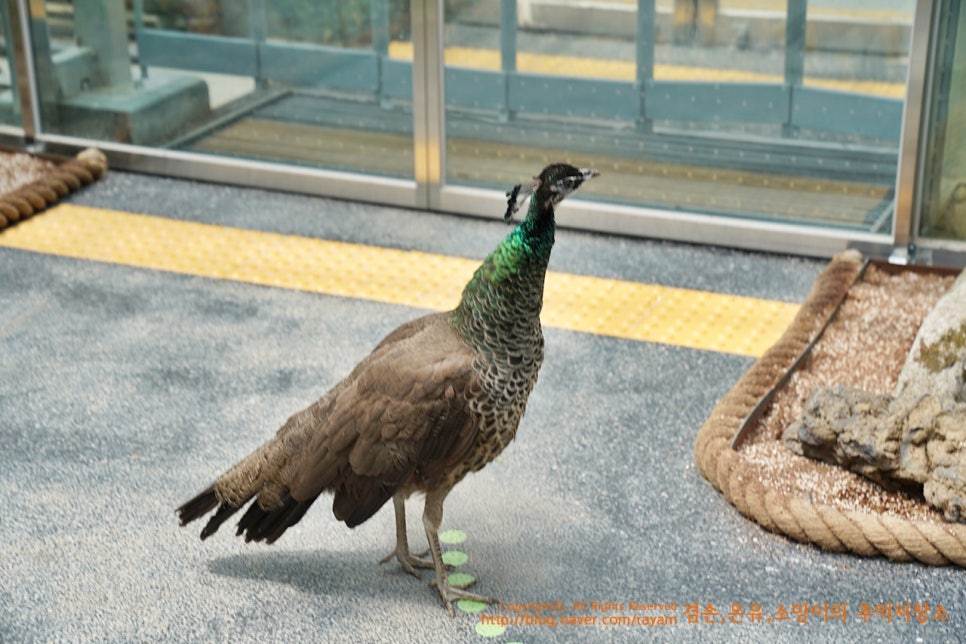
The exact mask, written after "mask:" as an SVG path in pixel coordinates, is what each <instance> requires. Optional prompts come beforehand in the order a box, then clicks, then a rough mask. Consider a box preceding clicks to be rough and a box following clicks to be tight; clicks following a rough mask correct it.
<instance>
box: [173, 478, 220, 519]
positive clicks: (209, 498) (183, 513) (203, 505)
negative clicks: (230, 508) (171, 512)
mask: <svg viewBox="0 0 966 644" xmlns="http://www.w3.org/2000/svg"><path fill="white" fill-rule="evenodd" d="M216 505H218V496H217V495H216V494H215V486H214V485H213V484H212V485H210V486H209V487H208V488H207V489H205V490H204V491H203V492H201V493H200V494H198V495H197V496H196V497H194V498H193V499H191V500H190V501H188V502H187V503H185V504H184V505H182V506H181V507H180V508H178V509H177V510H175V512H177V513H178V519H180V520H181V525H188V524H189V523H191V522H192V521H194V520H195V519H198V518H200V517H203V516H204V515H206V514H208V513H209V512H211V511H212V510H213V509H214V508H215V506H216Z"/></svg>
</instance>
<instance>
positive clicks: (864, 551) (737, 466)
mask: <svg viewBox="0 0 966 644" xmlns="http://www.w3.org/2000/svg"><path fill="white" fill-rule="evenodd" d="M861 268H862V257H861V255H860V254H859V253H858V252H855V251H846V252H844V253H840V254H839V255H837V256H836V257H835V258H833V260H832V261H831V263H830V264H829V265H828V267H826V269H825V270H824V271H823V272H822V273H821V275H819V276H818V278H817V279H816V281H815V284H814V286H813V287H812V292H811V293H810V294H809V296H808V299H807V300H806V302H805V303H804V304H803V305H802V307H801V309H800V310H799V312H798V315H797V316H796V317H795V319H794V320H793V321H792V324H791V325H790V326H789V327H788V329H787V330H786V331H785V333H784V334H783V335H782V337H781V338H780V339H779V340H778V342H777V343H776V344H775V345H774V346H772V347H771V348H770V349H769V350H768V351H767V352H766V353H765V354H764V355H763V356H762V357H761V358H759V359H758V360H757V361H756V362H755V364H753V365H752V366H751V368H750V369H749V370H748V371H747V372H746V373H745V374H744V375H743V376H742V377H741V378H740V379H739V380H738V382H737V384H736V385H735V386H734V388H732V390H731V391H730V392H728V394H727V395H725V397H724V398H722V399H721V401H720V402H719V403H718V404H717V406H715V408H714V410H713V411H712V412H711V415H710V416H709V417H708V419H707V421H705V423H704V425H703V426H702V427H701V429H700V430H699V431H698V436H697V440H696V442H695V447H694V457H695V460H696V461H697V464H698V468H699V469H700V470H701V473H702V474H703V475H704V477H705V478H706V479H708V481H709V482H710V483H711V485H713V486H714V487H715V488H716V489H717V490H719V491H720V492H721V493H722V494H723V495H724V497H725V498H726V499H727V500H728V501H729V502H730V503H732V504H733V505H734V506H735V507H736V508H738V511H740V512H741V513H742V514H743V515H745V516H746V517H748V518H749V519H751V520H753V521H755V522H757V523H759V524H760V525H761V526H762V527H764V528H765V529H767V530H770V531H771V532H775V533H778V534H782V535H785V536H787V537H790V538H792V539H794V540H796V541H800V542H803V543H813V544H815V545H817V546H819V547H821V548H823V549H825V550H828V551H832V552H851V553H855V554H858V555H862V556H865V557H877V556H884V557H887V558H888V559H890V560H892V561H901V562H910V561H918V562H921V563H924V564H928V565H931V566H946V565H950V564H955V565H957V566H962V567H966V525H962V524H957V523H933V522H928V521H910V520H906V519H902V518H898V517H895V516H890V515H884V514H875V513H873V512H871V511H869V512H865V511H861V510H853V509H845V508H839V507H836V506H833V505H827V504H819V503H813V502H812V501H810V500H809V499H808V498H806V497H803V496H797V495H792V494H788V493H786V492H783V491H779V490H775V489H771V488H768V487H765V486H764V485H763V484H762V483H761V480H762V478H761V476H760V475H761V473H762V472H763V469H762V466H760V465H757V464H754V463H752V462H750V461H749V460H748V459H747V458H745V457H743V456H742V454H741V452H740V451H736V450H735V449H732V446H731V445H732V441H733V440H734V438H735V436H736V434H737V433H738V431H739V429H740V428H741V426H742V423H743V422H744V421H745V419H746V418H747V417H748V415H749V414H750V413H751V412H752V410H753V409H754V408H755V406H756V405H757V404H758V401H759V400H760V399H761V398H762V397H764V396H766V395H768V393H769V392H770V391H771V390H772V388H774V387H776V386H777V385H779V383H780V381H781V379H782V377H783V376H784V375H785V373H786V371H788V369H789V368H790V367H791V366H792V365H793V364H794V362H795V361H796V360H797V359H798V357H799V355H800V354H801V353H802V352H803V351H804V350H805V349H806V347H807V346H808V345H809V343H810V342H811V341H812V340H813V338H814V337H815V335H816V334H817V333H820V332H821V329H822V328H823V327H824V325H825V323H826V321H827V320H828V319H829V318H830V317H831V316H832V315H834V313H835V311H836V310H837V306H838V302H839V301H840V300H841V297H842V295H844V292H845V291H847V290H848V288H849V286H850V285H851V284H852V282H853V281H854V280H855V278H856V276H858V274H859V271H860V270H861Z"/></svg>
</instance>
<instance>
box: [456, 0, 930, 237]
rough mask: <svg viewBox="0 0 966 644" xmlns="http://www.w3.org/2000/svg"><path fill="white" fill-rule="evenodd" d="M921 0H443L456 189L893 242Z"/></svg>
mask: <svg viewBox="0 0 966 644" xmlns="http://www.w3.org/2000/svg"><path fill="white" fill-rule="evenodd" d="M789 6H791V9H790V13H789V10H788V7H789ZM914 6H915V3H914V0H880V1H878V2H858V1H857V0H856V1H851V0H847V1H843V0H835V1H833V0H825V1H824V2H820V1H816V2H810V3H807V7H808V9H807V11H806V3H805V2H804V1H802V2H786V1H785V0H656V1H655V0H639V1H636V2H635V1H634V0H624V1H621V0H615V1H613V2H595V3H584V2H576V1H573V2H568V1H561V2H559V3H556V4H554V5H552V6H551V5H548V4H544V3H530V2H526V1H524V0H520V1H519V2H516V1H514V0H489V1H488V2H484V3H458V2H451V3H448V4H447V14H446V23H445V28H446V105H447V125H446V131H447V144H446V152H447V167H446V180H447V181H448V182H449V183H454V184H468V185H485V186H491V187H495V188H501V187H502V188H506V187H507V186H510V185H513V184H515V183H518V182H519V181H521V179H523V178H526V177H528V176H530V175H531V174H534V173H535V172H537V171H539V170H540V168H541V167H542V166H543V164H545V163H547V162H550V161H551V160H568V161H570V162H573V163H576V164H579V165H594V166H596V167H597V168H598V169H599V170H600V171H601V172H602V174H603V177H602V179H601V180H600V181H598V182H593V183H592V184H589V185H588V186H587V188H586V189H585V190H586V191H583V190H582V191H581V193H580V195H581V196H583V197H593V198H595V199H602V200H607V201H612V202H615V203H622V204H630V205H636V206H650V207H657V208H662V209H672V210H675V209H681V210H687V211H693V212H704V213H710V214H718V215H727V216H741V217H746V218H754V219H761V220H768V221H779V222H790V223H806V224H817V225H821V226H824V227H838V228H845V229H853V230H861V231H866V232H869V231H871V232H880V233H883V234H888V233H889V232H890V230H891V220H892V209H893V198H894V195H893V191H894V184H895V173H896V163H897V156H898V140H899V134H900V126H901V119H902V107H903V104H902V100H903V96H904V79H905V74H906V67H907V63H908V53H909V51H908V50H909V38H910V31H911V25H912V17H913V10H914Z"/></svg>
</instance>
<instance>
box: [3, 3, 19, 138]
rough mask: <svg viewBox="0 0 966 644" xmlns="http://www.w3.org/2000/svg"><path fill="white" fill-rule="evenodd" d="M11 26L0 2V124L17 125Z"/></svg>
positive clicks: (8, 15)
mask: <svg viewBox="0 0 966 644" xmlns="http://www.w3.org/2000/svg"><path fill="white" fill-rule="evenodd" d="M14 34H15V32H14V31H13V29H12V27H11V22H10V12H9V10H8V8H7V3H6V2H0V42H2V46H3V50H2V51H0V124H2V125H12V126H15V127H19V126H20V124H21V118H20V100H19V96H18V92H19V88H18V87H17V71H16V66H15V64H14V62H13V57H12V56H11V52H13V50H14V47H15V46H16V43H15V39H14V38H12V36H13V35H14Z"/></svg>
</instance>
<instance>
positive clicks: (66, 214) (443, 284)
mask: <svg viewBox="0 0 966 644" xmlns="http://www.w3.org/2000/svg"><path fill="white" fill-rule="evenodd" d="M495 243H496V240H494V244H495ZM0 247H7V248H17V249H21V250H28V251H34V252H39V253H48V254H52V255H60V256H65V257H73V258H77V259H85V260H93V261H100V262H108V263H113V264H122V265H126V266H136V267H140V268H149V269H155V270H161V271H170V272H175V273H183V274H189V275H198V276H202V277H211V278H217V279H227V280H234V281H239V282H246V283H251V284H261V285H266V286H277V287H282V288H291V289H299V290H304V291H310V292H315V293H325V294H329V295H339V296H344V297H354V298H362V299H367V300H374V301H378V302H387V303H392V304H403V305H407V306H415V307H421V308H426V309H432V310H445V309H449V308H452V307H453V306H455V305H456V303H457V302H458V301H459V296H460V292H461V291H462V288H463V285H464V284H465V283H466V281H467V280H468V279H469V277H470V275H472V273H473V271H474V270H475V269H476V267H477V266H478V265H479V262H478V261H476V260H469V259H464V258H458V257H449V256H445V255H435V254H431V253H423V252H417V251H403V250H393V249H387V248H379V247H374V246H365V245H361V244H349V243H344V242H333V241H325V240H319V239H310V238H305V237H297V236H292V235H281V234H276V233H266V232H259V231H252V230H243V229H238V228H226V227H223V226H213V225H210V224H200V223H193V222H185V221H179V220H172V219H166V218H164V217H155V216H147V215H136V214H131V213H126V212H118V211H113V210H101V209H95V208H87V207H82V206H77V205H73V204H61V205H58V206H56V207H54V208H52V209H50V210H49V211H47V212H46V213H45V214H43V215H41V216H39V217H35V218H33V219H30V220H28V221H25V222H23V223H21V224H19V225H17V226H14V227H12V228H9V229H7V230H5V231H3V232H2V233H0ZM797 310H798V306H797V305H794V304H786V303H783V302H774V301H770V300H760V299H756V298H749V297H739V296H734V295H723V294H719V293H709V292H704V291H694V290H688V289H679V288H668V287H663V286H655V285H652V284H640V283H636V282H626V281H621V280H613V279H603V278H598V277H589V276H583V275H571V274H565V273H557V272H551V273H548V275H547V283H546V295H545V298H544V309H543V316H542V319H543V322H544V324H545V325H547V326H551V327H558V328H563V329H570V330H573V331H582V332H585V333H594V334H598V335H607V336H613V337H619V338H627V339H632V340H641V341H647V342H656V343H663V344H673V345H678V346H683V347H690V348H694V349H705V350H709V351H719V352H725V353H734V354H740V355H747V356H759V355H761V354H762V353H764V351H765V350H766V349H767V348H768V347H769V346H771V345H772V344H773V343H774V342H775V341H776V340H777V339H778V337H779V336H780V335H781V333H782V332H783V331H784V330H785V328H786V327H787V326H788V324H789V323H790V322H791V319H792V318H793V317H794V315H795V313H796V312H797Z"/></svg>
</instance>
